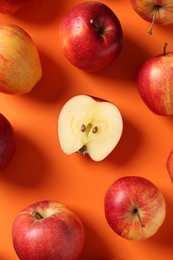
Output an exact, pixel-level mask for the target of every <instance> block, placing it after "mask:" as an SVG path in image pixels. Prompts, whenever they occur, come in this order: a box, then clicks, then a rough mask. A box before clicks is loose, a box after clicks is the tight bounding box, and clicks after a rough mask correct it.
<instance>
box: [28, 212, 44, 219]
mask: <svg viewBox="0 0 173 260" xmlns="http://www.w3.org/2000/svg"><path fill="white" fill-rule="evenodd" d="M30 214H31V215H32V216H34V217H36V218H37V219H38V220H39V219H43V216H42V215H41V214H40V213H39V212H37V211H32V212H31V213H30Z"/></svg>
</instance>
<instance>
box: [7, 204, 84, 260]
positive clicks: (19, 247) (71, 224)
mask: <svg viewBox="0 0 173 260" xmlns="http://www.w3.org/2000/svg"><path fill="white" fill-rule="evenodd" d="M84 240H85V231H84V227H83V224H82V222H81V220H80V219H79V217H78V216H77V215H76V214H75V213H74V212H73V211H71V210H70V209H69V208H67V207H66V206H65V205H63V204H62V203H60V202H58V201H50V200H47V201H39V202H36V203H33V204H31V205H30V206H28V207H26V208H24V209H23V210H21V212H20V213H19V214H18V215H17V216H16V218H15V219H14V221H13V224H12V241H13V245H14V249H15V252H16V254H17V256H18V257H19V259H20V260H26V259H27V260H41V259H51V260H57V259H63V260H77V259H78V257H79V256H80V254H81V252H82V250H83V246H84Z"/></svg>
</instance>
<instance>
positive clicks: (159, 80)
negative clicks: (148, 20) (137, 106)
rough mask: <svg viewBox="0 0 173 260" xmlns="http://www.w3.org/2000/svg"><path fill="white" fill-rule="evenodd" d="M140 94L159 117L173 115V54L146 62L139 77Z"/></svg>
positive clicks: (162, 55) (161, 55)
mask: <svg viewBox="0 0 173 260" xmlns="http://www.w3.org/2000/svg"><path fill="white" fill-rule="evenodd" d="M137 86H138V92H139V94H140V96H141V98H142V100H143V101H144V103H145V104H146V105H147V106H148V108H149V109H150V110H151V111H152V112H154V113H155V114H157V115H161V116H168V115H173V52H168V53H166V54H160V55H158V56H156V57H152V58H150V59H148V60H147V61H145V62H144V63H143V64H142V66H141V67H140V69H139V73H138V76H137Z"/></svg>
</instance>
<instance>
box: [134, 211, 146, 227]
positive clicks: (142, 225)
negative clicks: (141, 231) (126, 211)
mask: <svg viewBox="0 0 173 260" xmlns="http://www.w3.org/2000/svg"><path fill="white" fill-rule="evenodd" d="M133 213H134V214H136V215H137V218H138V220H139V223H140V225H141V227H145V225H144V223H143V222H142V219H141V215H140V214H139V211H138V209H137V208H134V210H133Z"/></svg>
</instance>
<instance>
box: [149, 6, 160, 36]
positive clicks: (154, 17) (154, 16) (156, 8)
mask: <svg viewBox="0 0 173 260" xmlns="http://www.w3.org/2000/svg"><path fill="white" fill-rule="evenodd" d="M159 8H160V6H155V11H154V14H153V19H152V23H151V26H150V29H149V31H148V34H149V35H152V30H153V26H154V23H155V20H156V15H157V13H158V11H159Z"/></svg>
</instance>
